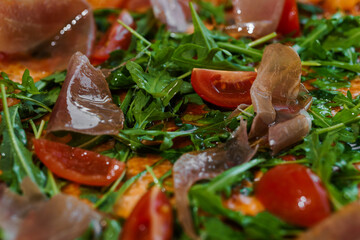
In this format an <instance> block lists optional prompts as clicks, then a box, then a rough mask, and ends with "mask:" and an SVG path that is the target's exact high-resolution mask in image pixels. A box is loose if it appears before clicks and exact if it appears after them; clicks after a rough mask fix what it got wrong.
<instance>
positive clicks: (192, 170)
mask: <svg viewBox="0 0 360 240" xmlns="http://www.w3.org/2000/svg"><path fill="white" fill-rule="evenodd" d="M256 150H257V148H251V147H250V145H249V142H248V137H247V132H246V122H245V121H241V125H240V127H239V128H238V129H237V130H236V131H235V134H234V136H233V138H232V139H230V140H229V141H228V142H227V143H226V144H225V145H220V146H218V147H216V148H212V149H209V150H205V151H202V152H193V153H187V154H184V155H182V156H181V157H180V158H179V159H178V160H177V161H176V163H175V165H174V168H173V175H174V187H175V200H176V207H177V213H178V217H179V221H180V223H181V224H182V226H183V227H184V230H185V232H186V233H187V234H188V235H189V236H190V237H192V238H196V237H197V236H196V233H195V232H194V227H193V221H192V217H191V212H190V209H189V200H188V196H187V192H188V191H189V189H190V187H191V186H192V185H193V184H194V183H195V182H197V181H199V180H202V179H210V178H214V177H216V176H217V175H219V174H220V173H222V172H223V171H224V170H226V169H229V168H231V167H234V166H236V165H239V164H241V163H244V162H247V161H249V160H250V159H251V158H252V157H253V156H254V155H255V153H256Z"/></svg>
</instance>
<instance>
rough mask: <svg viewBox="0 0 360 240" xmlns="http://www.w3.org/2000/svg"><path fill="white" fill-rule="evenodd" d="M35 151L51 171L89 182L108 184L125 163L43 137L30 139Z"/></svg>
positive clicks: (94, 184) (82, 181)
mask: <svg viewBox="0 0 360 240" xmlns="http://www.w3.org/2000/svg"><path fill="white" fill-rule="evenodd" d="M34 148H35V153H36V155H37V156H38V158H39V159H40V161H41V162H42V163H44V164H45V165H46V166H47V167H48V168H49V169H50V170H51V171H52V172H53V173H55V174H56V175H58V176H59V177H62V178H65V179H67V180H70V181H73V182H77V183H80V184H85V185H90V186H108V185H110V184H111V183H112V182H114V181H115V180H116V179H118V178H119V177H120V176H121V174H122V173H123V171H124V169H125V164H124V163H123V162H120V161H118V160H116V159H112V158H109V157H107V156H103V155H100V154H99V153H96V152H92V151H87V150H83V149H81V148H75V147H70V146H68V145H66V144H63V143H58V142H52V141H49V140H46V139H35V140H34Z"/></svg>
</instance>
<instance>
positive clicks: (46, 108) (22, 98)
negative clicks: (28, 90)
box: [8, 94, 52, 112]
mask: <svg viewBox="0 0 360 240" xmlns="http://www.w3.org/2000/svg"><path fill="white" fill-rule="evenodd" d="M8 97H11V98H18V99H21V100H25V101H29V102H33V103H35V104H37V105H39V106H40V107H42V108H44V109H45V110H46V111H48V112H52V110H51V108H49V107H48V106H46V105H45V104H43V103H42V102H39V101H37V100H35V99H32V98H30V97H26V96H22V95H20V94H9V95H8Z"/></svg>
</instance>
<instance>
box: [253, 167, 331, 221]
mask: <svg viewBox="0 0 360 240" xmlns="http://www.w3.org/2000/svg"><path fill="white" fill-rule="evenodd" d="M255 196H256V197H257V198H258V199H259V200H260V202H261V203H262V204H263V205H264V206H265V208H266V209H267V210H268V211H269V212H271V213H272V214H274V215H276V216H278V217H279V218H281V219H283V220H284V221H286V222H289V223H292V224H295V225H298V226H302V227H311V226H313V225H314V224H316V223H318V222H320V221H321V220H323V219H325V218H327V217H328V216H329V215H330V214H331V208H330V203H329V198H328V194H327V192H326V191H325V189H324V187H323V185H322V183H321V181H320V179H319V177H318V176H316V175H315V174H314V173H313V172H312V171H311V170H310V169H309V168H307V167H305V166H302V165H300V164H284V165H278V166H276V167H274V168H272V169H270V170H269V171H268V172H267V173H265V175H264V176H263V177H262V178H261V179H260V181H259V183H258V185H257V186H256V188H255Z"/></svg>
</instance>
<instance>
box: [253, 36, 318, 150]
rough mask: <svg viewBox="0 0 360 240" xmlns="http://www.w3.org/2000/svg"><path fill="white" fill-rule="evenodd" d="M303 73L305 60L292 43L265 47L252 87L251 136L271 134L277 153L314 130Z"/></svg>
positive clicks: (273, 147)
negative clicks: (252, 116)
mask: <svg viewBox="0 0 360 240" xmlns="http://www.w3.org/2000/svg"><path fill="white" fill-rule="evenodd" d="M300 77H301V60H300V57H299V56H298V54H297V53H296V52H295V51H294V50H293V49H292V48H291V47H288V46H285V45H282V44H279V43H277V44H272V45H269V46H267V47H266V48H265V50H264V54H263V58H262V61H261V64H260V67H259V70H258V75H257V77H256V79H255V81H254V83H253V85H252V87H251V90H250V94H251V100H252V104H253V106H254V111H255V112H256V116H255V118H254V120H253V124H252V126H251V130H250V134H249V137H250V138H255V137H258V138H259V137H263V136H266V135H268V140H269V145H270V147H271V148H272V150H273V153H274V154H276V153H278V152H279V151H281V150H282V149H284V148H286V147H288V146H290V145H292V144H294V143H296V142H298V141H301V140H302V139H303V138H304V137H305V136H306V135H307V134H308V133H309V132H310V129H311V119H310V116H309V115H308V114H307V112H306V111H305V110H307V109H308V108H309V106H310V104H311V97H310V96H308V95H307V92H306V89H305V88H304V87H303V86H302V85H301V83H300Z"/></svg>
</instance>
